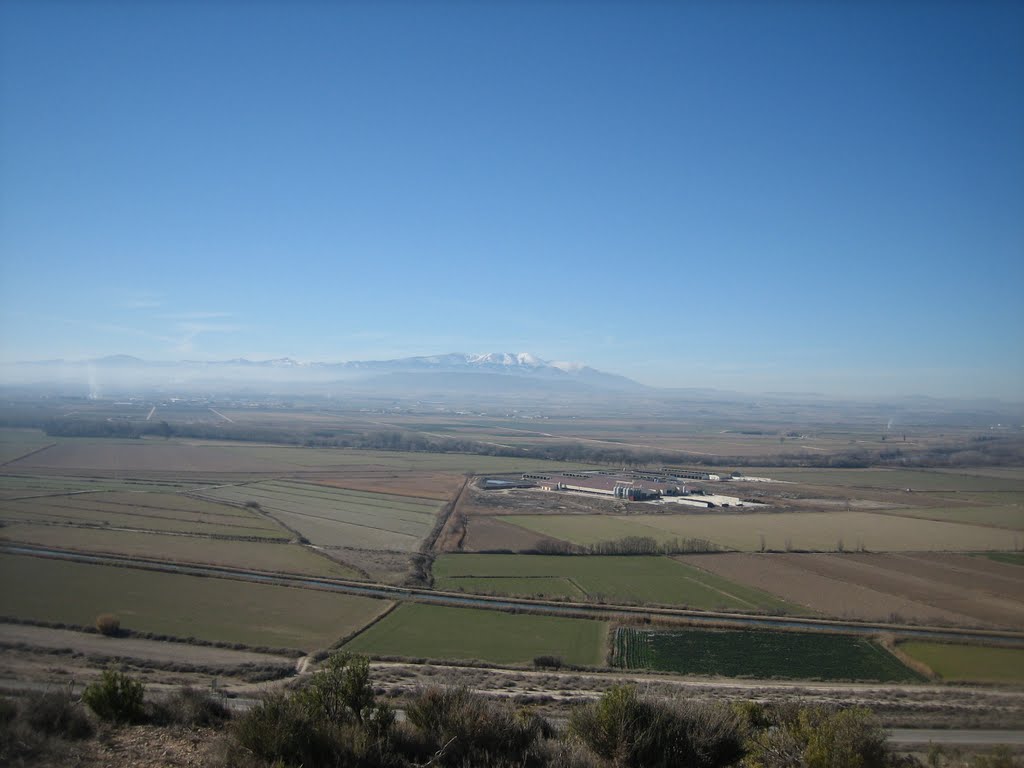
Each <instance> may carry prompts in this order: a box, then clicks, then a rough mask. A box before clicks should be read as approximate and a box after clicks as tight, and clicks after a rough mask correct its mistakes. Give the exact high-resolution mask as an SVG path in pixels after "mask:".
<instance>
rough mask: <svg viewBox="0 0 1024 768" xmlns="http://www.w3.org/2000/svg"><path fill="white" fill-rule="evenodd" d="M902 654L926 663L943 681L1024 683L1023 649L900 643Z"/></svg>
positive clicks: (913, 642) (909, 641) (911, 642)
mask: <svg viewBox="0 0 1024 768" xmlns="http://www.w3.org/2000/svg"><path fill="white" fill-rule="evenodd" d="M899 648H900V650H901V651H903V653H905V654H907V655H908V656H910V657H911V658H913V659H917V660H918V661H921V662H924V663H925V664H927V665H928V666H929V667H931V669H932V671H933V672H935V674H937V675H938V676H939V677H941V678H942V679H943V680H950V681H954V682H986V683H1024V648H990V647H986V646H981V645H954V644H952V643H923V642H918V641H917V640H908V641H907V642H904V643H900V645H899Z"/></svg>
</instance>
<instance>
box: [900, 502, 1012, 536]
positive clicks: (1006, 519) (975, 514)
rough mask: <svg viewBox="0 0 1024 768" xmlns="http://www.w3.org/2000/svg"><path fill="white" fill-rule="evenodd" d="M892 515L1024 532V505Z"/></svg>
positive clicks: (905, 511) (932, 509)
mask: <svg viewBox="0 0 1024 768" xmlns="http://www.w3.org/2000/svg"><path fill="white" fill-rule="evenodd" d="M890 514H894V515H899V516H901V517H919V518H921V519H923V520H941V521H943V522H953V523H967V524H969V525H990V526H993V527H995V528H1008V529H1010V530H1016V531H1024V504H1019V503H1013V504H1005V505H1002V506H984V507H975V506H966V507H926V508H923V509H900V510H898V511H894V512H891V513H890Z"/></svg>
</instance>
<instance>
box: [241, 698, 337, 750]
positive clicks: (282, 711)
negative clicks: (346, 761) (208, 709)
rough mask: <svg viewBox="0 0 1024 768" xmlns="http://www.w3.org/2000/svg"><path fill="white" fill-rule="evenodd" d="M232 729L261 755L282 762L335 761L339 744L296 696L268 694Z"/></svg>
mask: <svg viewBox="0 0 1024 768" xmlns="http://www.w3.org/2000/svg"><path fill="white" fill-rule="evenodd" d="M232 732H233V734H234V736H235V738H236V739H237V740H238V743H239V744H241V746H242V747H244V748H245V749H247V750H248V751H249V752H250V753H252V754H253V755H255V756H256V757H258V758H261V759H263V760H266V761H268V762H273V763H280V764H283V765H296V766H298V765H332V764H334V763H336V762H338V760H337V758H338V755H337V752H338V748H337V745H336V744H335V743H334V742H333V740H332V739H331V738H330V736H329V735H328V734H326V733H325V732H324V731H323V730H322V729H321V728H318V727H317V724H316V723H315V722H314V721H313V720H312V719H311V718H310V717H309V716H308V714H307V712H306V711H305V710H304V709H303V707H302V706H301V705H300V704H299V702H298V701H297V700H296V698H295V697H293V696H287V695H285V694H282V693H273V694H269V695H267V696H266V697H265V698H264V699H263V700H262V701H261V702H260V703H259V704H257V705H256V706H255V707H253V708H252V709H250V710H249V711H248V712H246V713H245V714H244V715H242V716H241V717H240V718H239V719H238V720H237V721H236V722H235V724H234V728H233V729H232Z"/></svg>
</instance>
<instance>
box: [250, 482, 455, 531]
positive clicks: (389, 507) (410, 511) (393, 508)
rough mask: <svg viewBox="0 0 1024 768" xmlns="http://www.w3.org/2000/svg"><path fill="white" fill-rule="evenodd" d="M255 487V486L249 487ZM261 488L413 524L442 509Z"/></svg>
mask: <svg viewBox="0 0 1024 768" xmlns="http://www.w3.org/2000/svg"><path fill="white" fill-rule="evenodd" d="M248 487H250V488H251V487H253V486H248ZM258 487H260V488H261V492H263V493H268V495H269V496H276V497H277V498H285V499H303V500H306V499H309V500H313V501H316V502H322V503H325V504H328V505H330V507H331V508H332V509H333V508H337V507H350V508H355V509H367V510H372V511H376V510H382V511H386V512H391V513H401V515H405V516H406V517H405V518H404V519H406V520H408V521H410V522H413V521H421V520H424V519H427V518H429V519H431V520H433V518H434V516H435V515H436V514H437V510H438V509H440V508H441V504H440V503H438V502H434V503H431V504H414V503H410V502H408V501H402V500H400V498H399V500H396V501H393V500H391V498H390V497H388V496H385V495H384V494H376V498H372V497H371V498H366V497H363V496H357V495H355V494H354V493H353V492H349V491H340V490H339V491H336V492H335V493H334V495H330V496H328V495H320V494H311V493H303V492H301V491H294V490H292V489H290V488H270V489H267V488H265V487H264V486H258Z"/></svg>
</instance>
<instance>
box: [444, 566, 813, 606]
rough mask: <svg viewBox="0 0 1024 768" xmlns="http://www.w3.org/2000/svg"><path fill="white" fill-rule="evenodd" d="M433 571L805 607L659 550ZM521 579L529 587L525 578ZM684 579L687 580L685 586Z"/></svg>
mask: <svg viewBox="0 0 1024 768" xmlns="http://www.w3.org/2000/svg"><path fill="white" fill-rule="evenodd" d="M434 574H435V578H438V579H439V580H440V583H441V585H442V586H443V585H445V584H448V583H449V580H451V583H452V585H453V586H455V585H456V583H457V584H458V585H462V584H463V582H461V581H458V580H460V579H466V578H472V579H475V580H479V581H478V582H477V583H479V584H481V585H483V586H486V580H487V579H488V578H517V577H518V578H529V577H534V578H536V577H540V578H566V579H568V580H569V581H570V582H571V583H573V584H575V585H576V586H577V587H579V589H580V590H581V591H582V592H583V593H584V594H585V595H587V596H589V597H591V598H594V597H598V596H601V595H603V596H604V597H605V598H609V597H614V598H618V599H622V600H636V601H641V602H651V603H662V604H666V605H672V604H676V605H678V604H687V605H690V606H691V607H695V608H715V607H719V606H720V605H721V602H720V601H721V599H722V598H724V599H725V600H726V603H725V605H726V606H727V607H732V608H741V609H742V608H745V609H749V610H754V611H757V610H764V609H782V610H786V611H787V612H788V613H794V612H796V613H806V611H804V610H801V607H800V606H797V605H794V604H790V603H786V602H785V601H783V600H780V599H778V598H776V597H774V596H772V595H771V594H769V593H766V592H762V591H760V590H757V589H754V588H751V587H748V586H743V585H741V584H738V583H736V582H731V581H728V580H727V579H723V578H722V577H720V576H717V575H715V574H713V573H710V572H708V571H704V570H701V569H699V568H697V567H694V566H692V565H689V564H686V563H682V562H680V561H678V560H674V559H672V558H669V557H664V556H618V557H617V556H600V555H590V556H585V557H572V556H558V555H548V556H545V555H471V554H459V555H444V556H441V557H439V558H437V559H436V560H435V562H434ZM465 583H469V582H465ZM521 585H522V586H527V587H528V586H530V582H528V581H524V582H522V584H521ZM685 585H690V586H689V588H687V589H684V588H683V587H684V586H685ZM494 586H501V585H500V584H495V585H494ZM535 593H536V590H530V591H527V592H526V594H527V595H530V594H535ZM506 594H508V593H506Z"/></svg>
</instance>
